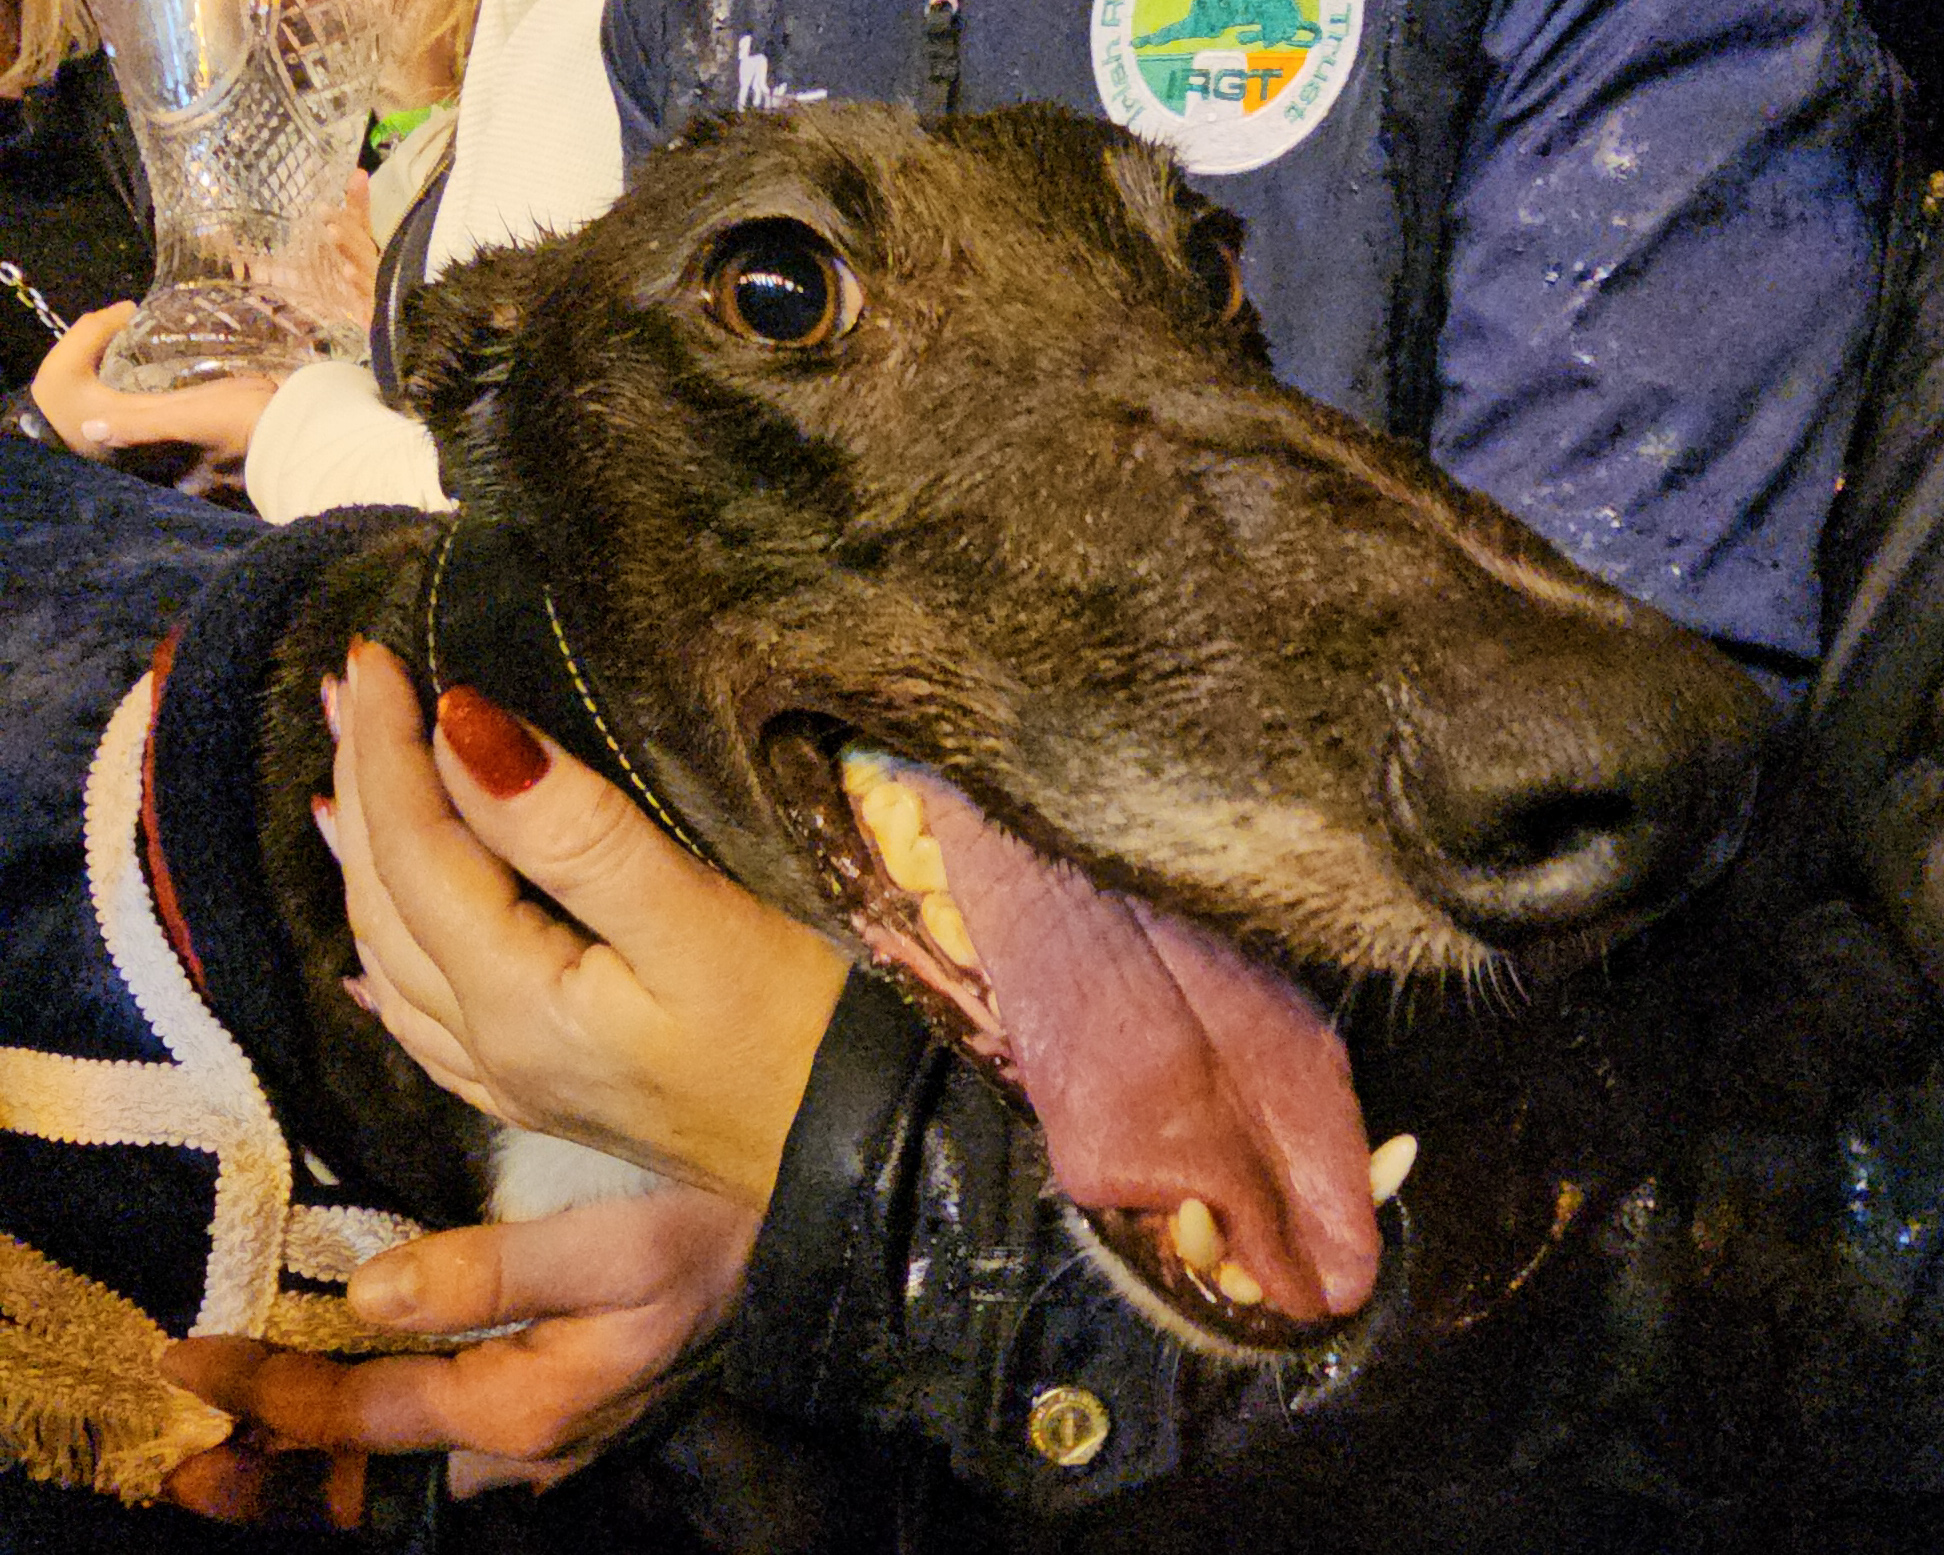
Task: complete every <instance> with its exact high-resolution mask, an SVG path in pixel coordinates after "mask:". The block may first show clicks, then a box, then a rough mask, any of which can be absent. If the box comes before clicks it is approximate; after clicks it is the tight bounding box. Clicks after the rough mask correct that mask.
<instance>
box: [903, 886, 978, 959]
mask: <svg viewBox="0 0 1944 1555" xmlns="http://www.w3.org/2000/svg"><path fill="white" fill-rule="evenodd" d="M918 916H919V917H921V918H923V919H924V920H925V932H926V933H927V934H929V935H930V936H931V938H932V943H933V944H934V945H936V946H937V947H938V948H939V949H940V950H942V951H944V952H945V954H946V955H947V956H948V957H949V958H950V959H951V961H952V963H953V964H954V965H955V966H959V967H962V968H963V969H964V970H966V971H968V972H971V971H976V970H978V969H979V953H978V951H977V950H975V949H974V948H973V946H972V936H971V935H970V934H969V933H967V932H966V928H965V918H964V916H963V915H962V914H961V913H960V912H959V910H958V903H956V902H954V901H953V900H952V899H951V898H950V897H949V896H947V895H946V894H945V893H944V892H943V891H934V892H932V894H931V895H930V896H927V897H926V898H925V899H924V900H923V901H921V902H920V903H919V904H918Z"/></svg>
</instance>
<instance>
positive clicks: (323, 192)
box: [89, 0, 390, 390]
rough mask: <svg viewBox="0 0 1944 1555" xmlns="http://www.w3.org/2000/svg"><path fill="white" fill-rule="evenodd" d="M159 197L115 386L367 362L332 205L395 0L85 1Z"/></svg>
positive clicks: (149, 386) (113, 370) (177, 384)
mask: <svg viewBox="0 0 1944 1555" xmlns="http://www.w3.org/2000/svg"><path fill="white" fill-rule="evenodd" d="M89 7H90V10H91V13H92V14H93V16H94V19H95V24H96V26H97V27H98V28H99V29H100V32H101V37H102V42H103V44H104V45H105V46H106V48H107V50H108V53H109V55H110V57H111V58H112V59H113V61H114V67H115V80H116V82H117V84H118V85H119V86H120V88H121V94H122V101H123V102H124V103H125V104H126V105H127V108H128V117H129V120H130V122H131V123H132V124H133V125H134V128H135V138H136V141H137V143H138V144H139V145H140V147H141V151H142V164H143V166H144V167H145V168H146V169H147V171H148V181H149V191H150V193H151V195H152V196H153V198H154V202H155V284H154V285H153V286H151V287H150V288H149V292H148V295H147V296H146V297H145V298H143V300H142V304H141V307H140V308H139V309H138V310H137V311H136V313H135V316H134V317H133V318H132V319H131V320H130V321H129V323H128V325H127V327H126V328H125V329H123V330H122V332H121V333H120V334H119V335H117V336H116V337H115V340H114V342H113V344H111V345H110V347H109V349H108V355H107V357H106V359H105V360H104V362H103V363H102V374H101V375H102V379H103V381H104V382H106V383H107V384H108V385H109V386H110V387H111V388H117V389H144V390H154V389H174V388H181V387H183V386H185V385H187V384H192V383H200V382H203V381H204V380H207V379H211V378H220V377H224V376H228V375H233V374H244V373H252V374H261V375H262V376H265V377H269V378H282V377H284V376H286V375H288V374H289V373H291V372H293V371H295V370H296V369H297V368H299V367H302V366H304V365H305V364H306V363H309V362H314V361H322V360H329V359H346V360H351V361H357V360H360V359H361V358H362V357H363V356H364V354H365V349H366V344H365V324H364V315H365V312H366V311H367V308H368V299H360V298H359V297H358V296H357V295H356V289H355V288H354V287H353V286H352V285H351V284H350V283H348V282H346V281H345V280H344V278H343V274H342V260H341V259H340V258H339V256H338V253H337V250H336V249H335V247H334V246H333V245H332V242H331V239H330V236H329V234H328V232H327V230H326V228H325V225H324V221H325V217H326V216H327V215H328V213H329V211H330V210H331V209H332V208H334V207H335V206H337V205H338V204H340V203H341V201H342V200H343V196H344V185H345V180H346V179H348V178H349V177H350V176H351V170H352V169H353V168H354V167H355V166H356V165H357V159H358V144H359V140H360V138H361V137H362V135H363V133H364V127H365V121H366V116H367V114H368V112H369V109H370V104H371V100H372V96H373V93H374V92H375V90H376V88H377V84H378V74H379V68H380V65H381V63H382V61H381V51H382V50H383V48H384V46H385V44H386V41H387V37H388V34H389V32H390V29H389V28H388V27H387V25H386V23H387V21H388V20H389V16H390V9H389V6H388V5H387V3H386V0H89Z"/></svg>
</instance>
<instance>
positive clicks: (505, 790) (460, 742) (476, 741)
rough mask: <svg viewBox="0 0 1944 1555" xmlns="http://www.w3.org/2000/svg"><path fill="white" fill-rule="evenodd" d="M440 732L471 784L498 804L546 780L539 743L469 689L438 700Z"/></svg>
mask: <svg viewBox="0 0 1944 1555" xmlns="http://www.w3.org/2000/svg"><path fill="white" fill-rule="evenodd" d="M439 728H440V729H442V730H443V731H444V732H445V737H446V743H447V744H448V745H450V746H451V747H452V753H453V754H454V755H455V756H457V757H458V758H459V759H460V760H461V761H462V762H464V763H465V765H466V770H467V771H468V772H470V773H471V774H472V776H473V781H474V782H475V783H477V784H478V785H479V786H480V787H481V788H483V789H485V790H486V792H487V793H489V794H491V795H492V796H493V797H494V798H495V799H511V798H512V797H513V796H514V795H515V794H523V793H525V792H526V791H527V790H528V789H529V788H531V787H533V785H534V784H535V783H537V782H539V781H540V779H542V778H543V777H545V776H546V775H547V766H548V758H547V753H546V751H545V750H544V749H543V748H542V747H541V745H540V742H539V741H538V740H536V739H534V737H533V736H532V735H530V734H528V733H527V732H526V730H525V729H523V728H521V727H520V724H519V721H518V720H517V719H515V718H514V717H513V716H512V715H511V714H509V713H506V712H504V711H502V710H501V709H500V708H497V707H495V706H494V705H493V704H492V703H491V702H489V701H487V700H486V698H484V697H483V696H481V695H480V694H479V693H478V692H477V691H475V690H473V689H472V687H471V686H454V687H453V688H452V689H451V690H450V691H448V692H446V693H445V695H443V696H442V697H440V698H439Z"/></svg>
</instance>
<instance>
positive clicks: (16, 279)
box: [0, 259, 68, 340]
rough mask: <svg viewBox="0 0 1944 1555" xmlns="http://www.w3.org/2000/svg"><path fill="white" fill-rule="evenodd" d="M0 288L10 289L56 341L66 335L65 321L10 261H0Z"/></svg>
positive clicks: (37, 288)
mask: <svg viewBox="0 0 1944 1555" xmlns="http://www.w3.org/2000/svg"><path fill="white" fill-rule="evenodd" d="M0 286H5V287H9V288H11V289H12V291H13V294H14V296H16V297H17V298H19V299H20V305H21V307H23V308H32V309H33V310H34V317H35V318H37V319H39V320H40V321H41V323H43V324H45V325H46V326H47V330H48V333H49V334H51V335H53V337H54V338H55V339H56V340H59V339H60V338H61V336H63V335H65V334H66V333H67V331H68V326H67V320H66V319H64V318H62V317H61V315H60V314H58V313H56V312H55V311H54V305H53V304H52V303H50V302H49V301H48V300H47V299H46V298H45V297H43V296H42V295H41V294H40V288H39V287H37V286H33V285H30V284H29V283H28V280H27V276H26V274H25V273H24V272H23V271H22V270H21V268H20V266H19V265H17V264H15V263H14V262H13V261H12V260H11V259H0Z"/></svg>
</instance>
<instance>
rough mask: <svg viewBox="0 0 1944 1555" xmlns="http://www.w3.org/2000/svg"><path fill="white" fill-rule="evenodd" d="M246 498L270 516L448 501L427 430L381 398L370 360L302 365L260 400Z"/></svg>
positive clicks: (278, 519) (438, 507)
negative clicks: (261, 409)
mask: <svg viewBox="0 0 1944 1555" xmlns="http://www.w3.org/2000/svg"><path fill="white" fill-rule="evenodd" d="M243 483H244V486H245V487H246V488H247V489H248V491H249V494H250V501H251V502H252V503H254V504H255V506H256V510H257V512H259V513H261V514H262V515H263V516H264V517H265V518H266V519H268V520H269V521H270V522H271V523H273V524H287V523H289V522H290V521H291V520H292V519H296V518H304V517H306V516H308V515H309V514H312V513H322V512H324V511H325V510H326V509H327V508H337V507H348V506H351V505H353V504H356V503H365V502H372V503H388V502H396V503H403V504H406V505H408V506H411V507H420V508H425V509H428V510H429V511H432V512H445V511H446V510H447V509H449V508H451V507H452V506H454V504H453V502H452V500H451V499H450V498H449V497H447V496H446V494H445V493H444V492H443V491H441V490H440V489H439V456H438V454H437V452H436V451H435V450H434V448H433V446H432V434H431V433H430V432H428V431H426V429H425V427H424V426H423V425H422V424H421V423H419V422H417V421H414V420H412V418H411V417H410V416H403V415H400V414H399V413H398V412H397V411H395V410H393V409H391V408H390V407H389V406H387V405H386V404H385V402H384V400H383V399H382V398H381V397H380V395H379V392H378V380H377V379H376V378H374V377H372V375H371V372H370V370H369V369H368V368H364V367H358V366H355V365H353V364H352V363H350V362H316V363H313V364H312V365H311V366H309V367H305V368H300V369H299V370H298V371H297V372H295V373H292V374H291V376H290V377H289V378H288V379H287V380H286V381H285V382H284V385H283V387H282V388H280V389H278V390H277V392H276V394H275V395H274V396H273V397H272V399H271V401H270V403H269V404H268V405H267V406H266V407H265V408H264V412H263V417H262V419H261V420H260V421H258V422H257V426H256V431H255V433H254V434H253V435H252V436H251V438H250V453H249V457H248V458H247V459H246V460H245V461H244V464H243Z"/></svg>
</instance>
